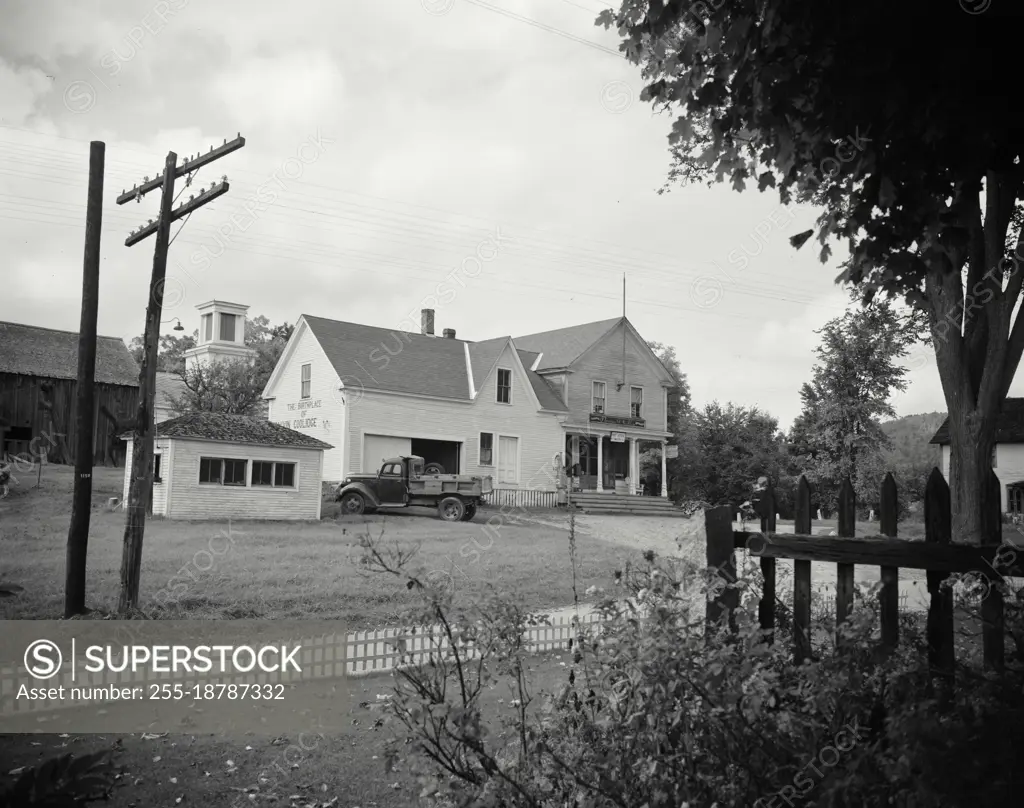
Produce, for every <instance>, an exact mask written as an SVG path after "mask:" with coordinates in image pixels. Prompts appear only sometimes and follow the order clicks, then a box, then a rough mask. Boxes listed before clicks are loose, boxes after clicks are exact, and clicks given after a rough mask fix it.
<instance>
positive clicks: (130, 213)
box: [0, 0, 1017, 428]
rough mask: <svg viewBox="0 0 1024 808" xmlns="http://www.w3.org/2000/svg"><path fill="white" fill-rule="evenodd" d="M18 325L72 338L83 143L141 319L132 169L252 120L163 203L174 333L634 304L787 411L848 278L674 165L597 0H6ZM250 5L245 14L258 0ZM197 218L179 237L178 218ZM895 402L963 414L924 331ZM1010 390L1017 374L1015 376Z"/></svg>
mask: <svg viewBox="0 0 1024 808" xmlns="http://www.w3.org/2000/svg"><path fill="white" fill-rule="evenodd" d="M2 5H3V8H4V25H3V26H2V27H0V243H2V244H3V247H4V269H3V271H2V272H3V283H2V284H0V320H7V321H14V322H22V323H31V324H35V325H40V326H45V327H49V328H58V329H66V330H71V331H77V330H78V327H79V322H80V316H81V315H80V306H81V286H82V262H83V249H84V238H85V210H86V191H87V184H88V173H89V143H90V141H102V142H103V143H105V144H106V150H105V185H104V193H103V198H104V206H103V227H102V244H101V250H102V262H101V279H100V304H99V333H100V334H103V335H110V336H117V337H121V338H123V339H124V340H125V341H126V342H128V341H130V340H131V338H132V337H134V336H137V335H139V334H141V332H142V330H143V327H144V323H145V308H146V303H147V298H148V286H149V277H150V272H151V269H152V261H153V243H154V241H155V239H154V238H153V237H150V238H147V239H145V240H143V241H141V242H139V243H138V244H136V245H134V246H132V247H127V246H125V244H124V241H125V239H126V238H127V237H128V236H129V234H130V233H131V232H133V231H134V230H135V229H136V228H137V227H139V226H142V225H145V224H146V223H147V222H148V221H149V220H151V219H155V218H156V216H157V211H158V206H159V196H160V194H159V192H155V193H150V194H148V195H146V196H145V197H144V198H143V199H142V200H141V201H139V202H135V201H132V202H129V203H127V204H125V205H117V204H116V201H115V200H116V198H117V196H118V195H119V194H120V193H121V192H122V190H124V189H130V188H132V187H133V186H134V185H136V184H137V183H141V182H142V181H143V179H144V178H145V177H155V176H157V175H158V174H160V172H161V170H162V167H163V163H164V159H165V158H166V155H167V153H168V152H169V151H173V152H175V154H177V155H178V158H179V163H180V162H181V160H182V159H183V158H187V157H190V156H193V155H196V154H200V153H205V152H208V151H209V150H210V149H211V148H212V147H214V146H220V145H221V144H222V143H224V142H225V140H231V139H233V138H235V137H236V136H238V135H239V134H241V135H242V136H243V137H244V138H245V141H246V143H245V146H244V148H242V149H240V150H238V151H235V152H233V153H232V154H230V155H228V156H226V157H224V158H222V159H220V160H218V161H216V162H215V163H213V164H211V165H209V166H207V167H205V168H203V169H201V170H200V171H199V172H198V173H197V174H196V176H195V177H194V179H193V182H192V185H191V186H190V187H186V186H185V182H184V179H179V180H178V182H177V185H176V191H177V192H180V193H181V194H182V196H181V197H180V198H179V199H178V202H179V203H181V202H184V201H185V200H186V199H187V198H188V197H189V196H191V195H193V194H195V193H198V192H199V190H200V189H202V188H208V187H210V185H211V184H212V183H215V182H219V181H221V179H222V178H223V177H225V176H226V177H227V180H228V184H229V186H230V190H229V192H228V193H227V194H226V195H224V196H221V197H220V198H218V199H217V200H215V201H213V202H211V203H209V204H207V205H206V206H204V207H203V208H201V209H200V210H198V211H196V212H195V213H194V214H193V215H191V216H190V217H189V218H188V220H187V221H186V222H185V223H184V224H182V222H181V221H178V222H175V223H174V225H173V226H172V231H171V232H172V234H173V241H172V244H171V248H170V255H169V262H168V272H167V281H166V283H165V286H164V311H163V315H162V319H163V320H164V325H163V326H162V328H163V331H164V332H165V333H173V332H172V328H173V327H174V325H175V321H174V318H180V320H181V322H182V324H183V325H184V326H185V328H186V330H187V331H189V332H191V331H192V330H193V329H195V328H196V327H198V314H197V312H196V309H195V307H196V306H197V305H199V304H201V303H204V302H206V301H208V300H210V299H214V298H216V299H219V300H227V301H231V302H235V303H241V304H245V305H248V306H250V309H249V315H250V316H256V315H260V314H262V315H265V316H266V317H268V318H269V320H270V321H271V322H272V323H280V322H284V321H287V322H292V323H294V322H295V321H296V320H297V319H298V317H299V316H300V315H302V314H311V315H317V316H321V317H330V318H335V319H339V320H348V321H353V322H359V323H366V324H369V325H377V326H381V327H386V328H402V327H404V328H407V329H408V328H411V327H412V326H410V323H412V322H417V323H418V319H419V311H420V309H422V308H433V309H435V312H436V314H435V324H436V329H437V331H438V332H440V331H441V329H443V328H454V329H455V330H456V333H457V336H458V337H460V338H463V339H471V340H478V339H489V338H492V337H498V336H505V335H510V336H513V337H514V336H517V335H522V334H529V333H534V332H537V331H544V330H549V329H553V328H559V327H564V326H567V325H571V324H574V323H583V322H589V321H593V320H603V319H608V318H611V317H616V316H618V315H620V314H621V313H622V307H623V274H624V273H625V278H626V283H625V287H626V294H625V297H626V313H627V316H628V317H629V319H630V320H631V321H632V322H633V324H634V325H635V326H636V327H637V328H638V330H639V331H640V333H641V334H642V335H643V336H644V337H645V338H646V339H648V340H656V341H658V342H662V343H665V344H668V345H672V346H674V347H675V349H676V354H677V356H678V358H679V360H680V364H681V366H682V369H683V371H684V372H685V373H686V374H687V377H688V379H689V382H690V386H691V389H692V393H693V400H694V403H695V404H697V405H698V406H701V405H704V404H706V403H708V402H711V401H713V400H718V401H721V402H726V401H731V402H734V403H736V404H740V405H744V406H748V407H753V406H757V407H759V408H761V409H763V410H767V411H768V412H770V413H772V414H773V415H775V416H777V417H778V418H779V420H780V425H781V426H782V427H783V428H788V427H789V426H790V425H791V423H792V421H793V419H794V418H795V417H796V415H797V414H798V412H799V409H800V400H799V389H800V386H801V384H802V383H803V382H805V381H807V380H809V377H810V373H811V367H812V365H813V363H814V348H815V346H816V345H817V341H818V337H817V335H816V334H815V330H816V329H819V328H821V326H822V325H824V324H825V323H826V322H827V321H828V320H830V319H832V318H834V317H837V316H840V315H841V314H842V313H843V311H844V309H845V307H846V305H847V300H848V295H847V293H846V292H845V291H843V290H842V289H841V288H839V287H837V286H836V285H835V277H836V276H837V274H838V273H839V264H840V263H841V261H842V258H843V256H842V254H841V253H837V254H836V256H835V257H834V258H833V259H832V260H831V261H830V262H829V263H827V264H822V263H820V261H819V260H818V257H817V254H816V253H815V252H814V251H812V250H811V249H810V247H805V248H804V249H802V250H799V251H797V250H795V249H794V248H793V247H792V246H790V244H789V240H788V237H789V236H791V235H794V234H795V233H798V232H800V231H801V230H804V229H807V228H808V227H809V226H810V225H811V223H812V222H813V221H814V218H815V215H816V212H815V211H814V210H813V209H811V208H788V209H787V208H783V207H781V206H780V204H779V201H778V197H777V196H775V194H774V192H772V191H769V192H767V193H765V194H760V193H758V192H757V191H756V190H754V189H751V190H747V191H745V192H743V193H737V192H735V191H733V190H731V189H730V188H728V187H726V186H715V187H707V186H703V185H701V186H687V187H679V186H675V187H673V188H672V189H671V190H669V192H667V193H664V194H660V193H659V190H660V189H662V188H663V187H664V184H665V180H666V177H667V172H668V169H669V167H670V158H669V152H668V141H667V134H668V131H669V129H670V126H671V121H672V118H671V117H670V116H666V115H657V114H652V109H651V107H650V105H649V104H647V103H644V102H642V101H641V100H640V92H641V90H642V88H643V82H642V80H641V76H640V71H639V68H637V67H636V66H634V65H631V64H630V63H629V62H627V61H626V60H625V59H624V58H622V57H621V56H619V55H618V54H617V48H618V38H617V35H616V34H615V33H614V32H613V31H606V30H605V29H603V28H601V27H597V26H595V24H594V20H595V17H596V15H597V13H598V12H599V11H600V10H601V9H602V8H605V7H607V4H606V3H604V2H603V1H602V0H387V2H384V1H383V0H342V2H338V1H337V0H332V2H326V1H321V0H304V2H303V3H302V4H301V6H292V5H290V4H284V3H280V2H266V1H265V0H251V2H248V3H246V4H245V5H244V6H242V5H240V4H239V3H237V2H232V1H231V0H201V1H200V0H160V1H159V2H155V1H154V0H102V2H100V0H76V2H74V3H68V2H60V3H59V5H58V3H57V2H56V0H2ZM243 9H244V11H243ZM179 230H180V232H179ZM907 363H908V367H909V377H908V378H909V380H910V385H909V388H908V390H907V391H906V392H905V393H901V394H897V395H896V396H894V399H893V403H894V405H895V407H896V409H897V412H898V413H899V414H900V415H905V414H910V413H915V412H931V411H936V410H945V406H944V403H943V397H942V391H941V387H940V384H939V379H938V373H937V371H936V369H935V364H934V357H933V355H932V354H931V353H930V349H928V348H921V349H917V350H915V351H914V353H913V354H912V355H911V356H910V357H909V358H908V360H907ZM1016 387H1017V385H1016V384H1015V386H1014V390H1012V391H1011V394H1014V391H1015V390H1016Z"/></svg>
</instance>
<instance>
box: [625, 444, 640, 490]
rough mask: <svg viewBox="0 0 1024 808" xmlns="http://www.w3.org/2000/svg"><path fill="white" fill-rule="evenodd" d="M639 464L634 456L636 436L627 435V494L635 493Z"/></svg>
mask: <svg viewBox="0 0 1024 808" xmlns="http://www.w3.org/2000/svg"><path fill="white" fill-rule="evenodd" d="M639 465H640V464H639V463H638V462H637V456H636V437H634V436H633V435H630V436H629V487H628V490H627V491H626V493H627V494H635V493H636V485H637V479H636V478H637V473H638V471H637V466H639Z"/></svg>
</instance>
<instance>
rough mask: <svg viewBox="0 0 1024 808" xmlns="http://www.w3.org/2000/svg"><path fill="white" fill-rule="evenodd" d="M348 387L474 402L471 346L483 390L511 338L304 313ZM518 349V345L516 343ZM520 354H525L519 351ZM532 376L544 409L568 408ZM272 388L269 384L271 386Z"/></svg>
mask: <svg viewBox="0 0 1024 808" xmlns="http://www.w3.org/2000/svg"><path fill="white" fill-rule="evenodd" d="M302 319H303V320H305V322H306V324H307V325H308V327H309V329H310V331H312V333H313V336H314V337H315V338H316V340H317V342H319V343H320V347H321V348H322V349H323V351H324V354H325V355H326V356H327V359H328V360H329V361H330V363H331V365H332V367H333V368H334V370H335V371H336V372H337V374H338V376H339V378H340V379H341V381H342V383H343V384H344V385H345V386H346V387H352V388H356V389H364V390H382V391H385V392H392V393H409V394H413V395H421V396H432V397H437V398H450V399H456V400H458V401H472V398H471V395H470V379H469V377H468V375H467V368H466V350H467V347H468V350H469V358H470V365H471V366H472V374H473V379H472V381H473V385H472V389H473V390H475V391H477V392H478V393H479V391H480V388H481V386H482V385H483V384H484V382H485V380H486V379H487V377H488V376H489V375H490V373H491V371H492V370H493V369H494V365H495V363H497V361H498V358H499V357H500V356H501V353H502V351H503V350H504V349H505V346H506V345H508V344H509V338H508V337H497V338H495V339H489V340H483V341H481V342H469V341H468V340H461V339H452V338H449V337H437V336H427V335H425V334H416V333H412V332H409V331H397V330H394V329H389V328H378V327H376V326H370V325H359V324H358V323H346V322H342V321H340V320H328V319H326V318H324V317H314V316H312V315H309V314H304V315H302ZM514 347H517V346H514ZM519 355H520V357H521V356H522V352H519ZM534 358H536V357H532V358H530V361H529V363H524V364H525V365H526V375H527V377H528V378H529V379H530V385H531V387H532V388H533V390H534V393H535V394H536V396H537V399H538V401H539V403H540V406H541V407H542V408H543V409H551V410H562V411H564V410H565V409H566V407H565V404H564V403H563V402H562V400H561V398H560V396H559V395H558V394H557V393H556V392H555V391H554V389H553V388H552V387H551V385H549V384H548V383H547V382H545V381H544V379H543V378H541V377H540V376H539V375H538V374H537V373H535V372H533V371H531V370H530V369H529V368H530V365H532V364H533V359H534ZM268 387H269V385H268Z"/></svg>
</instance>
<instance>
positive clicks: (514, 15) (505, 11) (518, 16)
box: [465, 0, 626, 59]
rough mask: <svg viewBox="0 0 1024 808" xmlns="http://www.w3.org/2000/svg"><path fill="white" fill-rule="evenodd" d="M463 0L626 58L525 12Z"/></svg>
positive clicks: (478, 0)
mask: <svg viewBox="0 0 1024 808" xmlns="http://www.w3.org/2000/svg"><path fill="white" fill-rule="evenodd" d="M465 2H467V3H469V4H470V5H474V6H477V7H478V8H482V9H485V10H487V11H491V12H493V13H495V14H501V15H502V16H503V17H508V18H509V19H513V20H517V21H519V22H522V23H525V24H526V25H532V26H533V27H534V28H538V29H540V30H541V31H547V32H548V33H551V34H555V35H556V36H560V37H562V38H564V39H568V40H570V41H572V42H576V43H578V44H580V45H585V46H586V47H588V48H593V49H594V50H597V51H601V52H602V53H609V54H611V55H612V56H617V57H618V58H620V59H625V58H626V57H625V56H624V55H623V54H621V53H619V52H618V51H616V50H612V49H611V48H608V47H605V46H604V45H600V44H598V43H597V42H593V41H591V40H589V39H584V38H583V37H579V36H576V35H575V34H570V33H569V32H568V31H563V30H562V29H561V28H556V27H555V26H553V25H548V24H547V23H544V22H541V21H540V20H535V19H534V18H533V17H527V16H526V15H525V14H517V13H516V12H514V11H509V10H508V9H505V8H500V7H498V6H492V5H491V4H490V3H484V2H482V0H465Z"/></svg>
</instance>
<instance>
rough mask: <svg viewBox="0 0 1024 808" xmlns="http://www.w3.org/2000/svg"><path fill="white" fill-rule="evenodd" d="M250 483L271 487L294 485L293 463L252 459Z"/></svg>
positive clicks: (290, 486)
mask: <svg viewBox="0 0 1024 808" xmlns="http://www.w3.org/2000/svg"><path fill="white" fill-rule="evenodd" d="M252 484H253V485H266V486H271V487H273V488H294V487H295V464H294V463H277V462H274V461H271V460H253V461H252Z"/></svg>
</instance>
